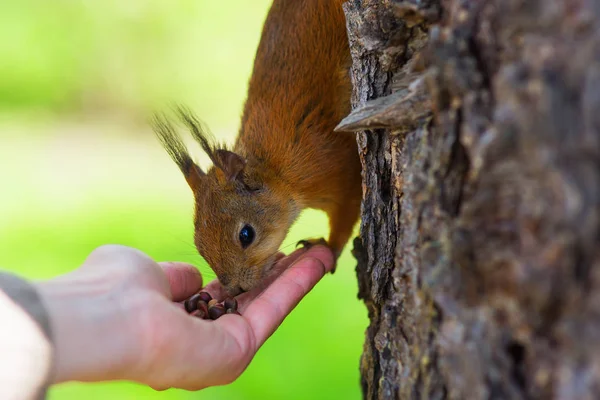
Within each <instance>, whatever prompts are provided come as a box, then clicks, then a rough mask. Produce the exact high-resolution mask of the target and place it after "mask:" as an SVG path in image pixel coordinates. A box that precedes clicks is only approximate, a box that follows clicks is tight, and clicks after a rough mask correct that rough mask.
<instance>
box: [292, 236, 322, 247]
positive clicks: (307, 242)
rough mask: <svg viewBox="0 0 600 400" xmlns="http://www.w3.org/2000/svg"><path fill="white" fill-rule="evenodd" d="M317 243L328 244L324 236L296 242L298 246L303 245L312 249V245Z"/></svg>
mask: <svg viewBox="0 0 600 400" xmlns="http://www.w3.org/2000/svg"><path fill="white" fill-rule="evenodd" d="M317 245H322V246H327V241H326V240H325V239H323V238H319V239H306V240H300V241H299V242H298V243H296V248H298V247H300V246H302V247H304V248H305V249H310V248H311V247H313V246H317Z"/></svg>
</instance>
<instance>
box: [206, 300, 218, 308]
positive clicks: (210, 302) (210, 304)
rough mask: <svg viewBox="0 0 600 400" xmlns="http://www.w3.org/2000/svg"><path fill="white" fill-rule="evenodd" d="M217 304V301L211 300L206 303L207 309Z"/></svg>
mask: <svg viewBox="0 0 600 400" xmlns="http://www.w3.org/2000/svg"><path fill="white" fill-rule="evenodd" d="M217 303H218V301H217V300H215V299H212V300H211V301H209V302H208V308H211V307H213V306H215V305H216V304H217Z"/></svg>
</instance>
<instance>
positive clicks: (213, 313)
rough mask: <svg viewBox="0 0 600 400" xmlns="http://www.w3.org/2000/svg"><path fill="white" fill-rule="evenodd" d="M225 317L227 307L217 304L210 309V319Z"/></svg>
mask: <svg viewBox="0 0 600 400" xmlns="http://www.w3.org/2000/svg"><path fill="white" fill-rule="evenodd" d="M223 315H225V307H223V306H222V305H220V304H216V305H214V306H212V307H209V309H208V316H209V317H210V319H217V318H219V317H222V316H223Z"/></svg>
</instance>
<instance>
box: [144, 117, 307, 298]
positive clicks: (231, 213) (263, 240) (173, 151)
mask: <svg viewBox="0 0 600 400" xmlns="http://www.w3.org/2000/svg"><path fill="white" fill-rule="evenodd" d="M177 111H178V114H179V116H180V118H181V119H182V121H183V122H184V123H185V125H187V127H188V128H189V130H190V132H191V133H192V136H193V137H194V138H195V139H196V140H197V141H198V142H199V143H200V145H201V147H202V148H203V150H204V151H205V152H206V153H207V155H208V156H209V158H210V159H211V161H212V162H213V166H212V167H211V168H210V169H209V170H208V171H207V172H204V171H203V170H202V169H201V168H200V167H199V166H198V165H197V164H196V163H194V162H193V161H192V159H191V157H190V155H189V153H188V151H187V149H186V147H185V145H184V144H183V142H182V141H181V139H180V138H179V136H178V135H177V134H176V131H175V128H174V127H173V125H172V124H171V123H170V122H169V121H168V119H167V118H165V117H164V116H163V117H161V116H156V117H155V118H154V120H153V125H154V130H155V132H156V133H157V136H158V137H159V139H160V140H161V142H162V144H163V146H164V148H165V149H166V150H167V152H168V153H169V155H170V156H171V158H172V159H173V160H174V161H175V163H177V165H178V166H179V169H180V170H181V172H182V173H183V175H184V177H185V179H186V181H187V183H188V185H189V186H190V188H191V189H192V192H193V194H194V199H195V216H194V231H195V232H194V244H195V246H196V248H197V249H198V252H199V253H200V255H201V256H202V257H203V258H204V259H205V260H206V262H207V263H208V264H209V266H210V268H211V269H212V270H213V271H214V272H215V274H216V275H217V277H218V278H219V281H220V282H221V284H222V285H223V287H224V288H225V289H226V291H227V292H228V293H229V295H231V296H235V295H237V294H239V293H241V292H245V291H248V290H250V289H252V288H253V287H255V286H256V285H257V284H259V283H260V282H261V281H262V280H263V279H264V278H265V277H266V276H267V275H268V274H269V272H270V271H271V269H272V267H273V265H274V261H275V259H276V256H277V254H278V250H279V247H280V246H281V243H282V242H283V240H284V239H285V236H286V235H287V231H288V229H289V227H290V226H291V224H292V223H293V220H294V219H295V218H296V216H297V214H298V211H297V210H296V207H295V206H294V203H293V202H292V201H288V200H282V197H281V196H280V195H278V194H277V193H275V192H273V190H272V188H270V187H268V186H267V185H265V184H264V182H262V181H261V179H260V175H259V174H254V173H253V171H251V170H250V169H249V168H248V166H247V162H246V160H245V159H244V158H243V157H242V156H240V155H239V154H236V153H234V152H232V151H230V150H227V149H226V148H225V146H224V145H221V146H219V145H216V144H214V141H213V140H211V138H210V137H209V133H208V130H207V129H206V128H205V127H203V125H202V124H201V122H200V121H199V120H197V119H196V118H195V117H194V116H193V115H192V114H191V113H190V112H189V111H188V110H186V109H183V108H178V109H177Z"/></svg>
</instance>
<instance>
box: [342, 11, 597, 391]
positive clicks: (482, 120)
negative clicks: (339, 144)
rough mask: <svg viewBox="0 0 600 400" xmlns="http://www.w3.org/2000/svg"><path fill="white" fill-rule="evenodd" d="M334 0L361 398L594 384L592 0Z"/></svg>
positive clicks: (594, 36) (581, 387)
mask: <svg viewBox="0 0 600 400" xmlns="http://www.w3.org/2000/svg"><path fill="white" fill-rule="evenodd" d="M344 7H345V11H346V16H347V21H348V34H349V38H350V44H351V51H352V56H353V70H352V74H353V83H354V94H353V108H354V111H353V113H352V114H351V115H350V116H348V118H346V119H345V120H344V121H342V123H341V124H340V126H339V130H340V131H344V130H347V131H359V133H358V135H357V141H358V147H359V151H360V156H361V160H362V163H363V182H364V185H363V187H364V194H363V210H362V212H363V215H362V224H361V234H360V238H359V239H358V240H356V241H355V256H356V257H357V259H358V266H357V275H358V280H359V297H360V298H361V299H363V300H364V302H365V304H366V306H367V308H368V311H369V317H370V320H371V322H370V326H369V327H368V330H367V332H366V338H365V345H364V352H363V356H362V360H361V365H360V368H361V374H362V388H363V394H364V397H365V398H366V399H396V398H401V399H413V398H415V399H417V398H418V399H442V398H451V399H527V398H553V399H592V398H600V246H599V242H600V230H599V226H600V131H599V130H600V2H599V1H594V0H406V1H394V0H349V1H348V2H347V3H346V4H345V6H344Z"/></svg>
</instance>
